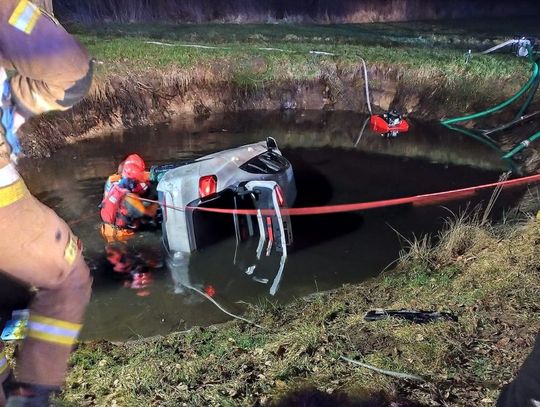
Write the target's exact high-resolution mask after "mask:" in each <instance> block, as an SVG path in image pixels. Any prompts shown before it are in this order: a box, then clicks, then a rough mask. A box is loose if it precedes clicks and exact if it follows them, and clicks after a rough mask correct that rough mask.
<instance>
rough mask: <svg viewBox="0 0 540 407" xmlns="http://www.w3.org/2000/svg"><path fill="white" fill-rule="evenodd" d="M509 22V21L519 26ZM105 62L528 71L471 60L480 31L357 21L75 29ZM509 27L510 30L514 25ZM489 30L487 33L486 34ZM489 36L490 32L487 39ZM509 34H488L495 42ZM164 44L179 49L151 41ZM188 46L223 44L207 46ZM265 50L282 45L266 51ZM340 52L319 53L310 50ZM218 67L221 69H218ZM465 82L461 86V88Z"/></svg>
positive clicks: (300, 75) (445, 72) (275, 70)
mask: <svg viewBox="0 0 540 407" xmlns="http://www.w3.org/2000/svg"><path fill="white" fill-rule="evenodd" d="M512 24H514V23H513V22H508V23H507V25H512ZM71 29H72V30H73V31H74V32H76V33H77V35H78V37H79V38H80V40H81V41H82V42H83V43H84V44H85V45H86V46H87V47H88V48H89V50H90V52H91V53H92V54H93V55H94V56H95V57H96V58H97V59H98V60H99V61H101V62H103V65H102V66H101V67H100V69H99V71H100V72H101V73H102V74H103V73H105V74H111V73H114V72H125V71H126V70H139V71H148V70H155V69H160V70H161V69H181V70H190V69H199V70H207V71H214V72H213V73H214V75H216V76H217V77H219V74H220V73H222V74H223V73H224V72H229V73H230V72H232V73H233V75H232V79H233V81H235V82H238V83H239V84H243V85H252V86H258V85H262V84H265V83H269V82H273V81H279V80H286V79H289V80H290V79H292V80H299V81H301V80H309V79H313V78H315V77H318V76H320V75H321V71H322V70H323V68H324V66H325V65H326V64H333V63H338V64H339V65H340V67H342V68H343V69H352V68H354V67H357V66H358V63H359V58H360V57H362V58H364V59H366V61H368V63H369V64H370V65H388V66H399V67H401V68H403V69H407V70H408V71H410V75H411V76H412V77H418V78H431V79H432V80H433V78H437V77H446V78H447V80H448V82H449V83H456V84H462V83H465V84H466V85H467V86H468V85H470V84H473V83H474V81H475V80H481V81H484V82H485V81H493V80H497V81H498V82H501V81H502V82H505V81H510V82H514V81H515V82H519V81H522V80H524V79H525V78H526V77H527V75H528V73H529V65H528V64H527V63H526V61H523V60H519V59H517V58H515V57H511V56H508V55H503V56H482V57H476V58H474V61H473V63H470V64H465V63H464V57H463V55H464V53H465V52H466V51H467V49H469V48H471V47H474V46H476V48H481V49H483V48H485V46H486V45H487V44H485V42H482V41H480V40H479V39H478V37H477V36H478V35H481V34H479V33H477V32H475V31H474V30H472V29H470V30H469V31H467V30H463V29H461V30H458V29H457V28H455V27H445V26H444V25H441V26H439V27H437V26H434V25H433V24H431V23H430V24H428V23H409V24H405V23H400V24H357V25H295V26H293V25H283V24H279V25H278V24H275V25H262V24H259V25H256V24H247V25H235V24H206V25H185V24H184V25H158V26H155V25H140V24H137V25H104V26H89V27H72V28H71ZM509 30H510V29H509ZM483 35H486V34H483ZM484 38H485V37H484ZM503 38H504V36H492V37H488V39H486V41H487V42H488V44H489V45H491V44H493V43H494V42H497V41H498V40H502V39H503ZM147 41H161V42H166V43H167V44H171V45H173V46H163V45H154V44H147V43H146V42H147ZM182 45H204V46H217V47H219V49H200V48H190V47H183V46H182ZM261 48H277V49H280V50H282V51H277V50H262V49H261ZM314 50H317V51H323V52H329V53H334V54H336V55H337V56H335V57H334V56H327V55H313V54H310V51H314ZM213 68H216V69H213ZM456 86H458V85H456Z"/></svg>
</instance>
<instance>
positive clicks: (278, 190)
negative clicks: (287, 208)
mask: <svg viewBox="0 0 540 407" xmlns="http://www.w3.org/2000/svg"><path fill="white" fill-rule="evenodd" d="M276 196H277V200H278V204H279V206H283V205H285V197H284V196H283V190H282V189H281V187H280V186H279V185H276Z"/></svg>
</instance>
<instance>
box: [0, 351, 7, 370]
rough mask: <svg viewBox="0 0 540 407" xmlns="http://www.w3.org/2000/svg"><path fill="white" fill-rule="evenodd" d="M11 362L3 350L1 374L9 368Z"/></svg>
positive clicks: (0, 356) (0, 355) (1, 353)
mask: <svg viewBox="0 0 540 407" xmlns="http://www.w3.org/2000/svg"><path fill="white" fill-rule="evenodd" d="M8 368H9V364H8V361H7V358H6V354H5V353H4V352H3V351H2V352H0V375H1V374H3V373H4V372H5V371H6V370H8Z"/></svg>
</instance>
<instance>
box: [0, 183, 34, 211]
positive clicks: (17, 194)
mask: <svg viewBox="0 0 540 407" xmlns="http://www.w3.org/2000/svg"><path fill="white" fill-rule="evenodd" d="M27 192H28V190H27V189H26V185H24V181H23V180H22V179H20V180H18V181H17V182H15V183H13V184H11V185H8V186H7V187H4V188H0V208H4V207H6V206H9V205H11V204H13V203H15V202H17V201H19V200H21V199H22V198H24V197H25V195H26V193H27Z"/></svg>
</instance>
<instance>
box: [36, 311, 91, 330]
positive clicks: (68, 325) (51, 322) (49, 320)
mask: <svg viewBox="0 0 540 407" xmlns="http://www.w3.org/2000/svg"><path fill="white" fill-rule="evenodd" d="M29 321H30V322H39V323H40V324H45V325H52V326H56V327H58V328H65V329H71V330H72V331H80V330H81V328H82V324H75V323H73V322H67V321H62V320H60V319H54V318H48V317H42V316H41V315H31V316H30V320H29Z"/></svg>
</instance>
